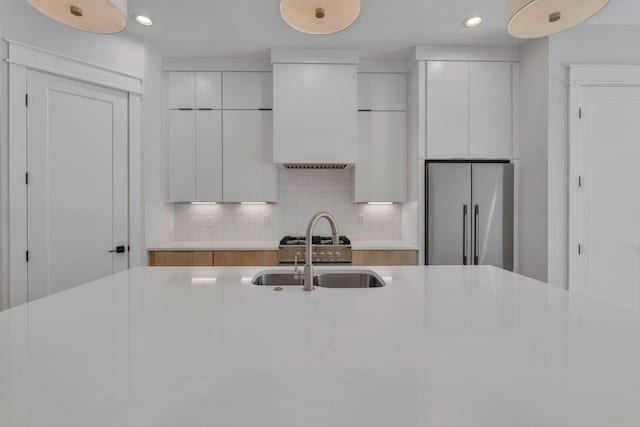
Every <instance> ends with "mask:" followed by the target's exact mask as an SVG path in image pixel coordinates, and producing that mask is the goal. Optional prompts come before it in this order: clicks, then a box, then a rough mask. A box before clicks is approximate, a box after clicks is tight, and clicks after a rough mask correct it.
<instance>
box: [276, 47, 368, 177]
mask: <svg viewBox="0 0 640 427" xmlns="http://www.w3.org/2000/svg"><path fill="white" fill-rule="evenodd" d="M271 62H272V63H273V160H274V163H276V164H277V165H279V166H283V167H289V168H292V167H295V168H324V169H327V168H344V167H347V166H350V165H353V164H355V162H356V155H357V144H358V62H359V60H358V53H357V51H354V50H341V49H340V50H335V49H304V50H297V49H274V50H272V51H271Z"/></svg>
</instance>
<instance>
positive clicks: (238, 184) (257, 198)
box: [167, 72, 278, 203]
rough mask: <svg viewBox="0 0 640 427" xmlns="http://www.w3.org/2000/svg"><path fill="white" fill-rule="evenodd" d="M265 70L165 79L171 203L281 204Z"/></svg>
mask: <svg viewBox="0 0 640 427" xmlns="http://www.w3.org/2000/svg"><path fill="white" fill-rule="evenodd" d="M271 80H272V77H271V73H268V72H224V73H222V72H170V73H168V74H167V93H168V101H167V103H168V106H169V111H168V120H169V121H168V136H169V180H170V192H169V194H170V201H172V202H196V201H198V202H233V203H235V202H277V200H278V191H277V169H276V167H275V165H274V164H273V161H272V156H273V154H272V153H273V142H272V141H273V136H272V133H273V131H272V112H271V109H272V81H271Z"/></svg>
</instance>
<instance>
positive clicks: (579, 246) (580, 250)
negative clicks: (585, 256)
mask: <svg viewBox="0 0 640 427" xmlns="http://www.w3.org/2000/svg"><path fill="white" fill-rule="evenodd" d="M578 255H582V245H581V244H580V243H578Z"/></svg>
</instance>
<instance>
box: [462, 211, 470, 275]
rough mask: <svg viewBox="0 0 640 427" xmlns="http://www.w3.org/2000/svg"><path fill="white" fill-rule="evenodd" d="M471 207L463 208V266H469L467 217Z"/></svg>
mask: <svg viewBox="0 0 640 427" xmlns="http://www.w3.org/2000/svg"><path fill="white" fill-rule="evenodd" d="M468 211H469V205H464V206H463V207H462V265H467V216H468V215H469V212H468Z"/></svg>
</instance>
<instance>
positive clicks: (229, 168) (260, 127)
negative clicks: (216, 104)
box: [223, 110, 278, 202]
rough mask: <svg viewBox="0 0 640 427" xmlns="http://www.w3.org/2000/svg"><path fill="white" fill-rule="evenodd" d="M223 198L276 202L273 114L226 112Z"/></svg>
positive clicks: (276, 174)
mask: <svg viewBox="0 0 640 427" xmlns="http://www.w3.org/2000/svg"><path fill="white" fill-rule="evenodd" d="M223 122H224V124H223V132H224V136H223V140H224V150H223V151H224V152H223V161H224V168H223V171H224V173H223V187H224V190H223V199H224V201H225V202H277V201H278V170H277V168H276V166H275V165H274V164H273V158H272V153H273V113H272V112H271V111H236V110H234V111H224V117H223Z"/></svg>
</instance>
